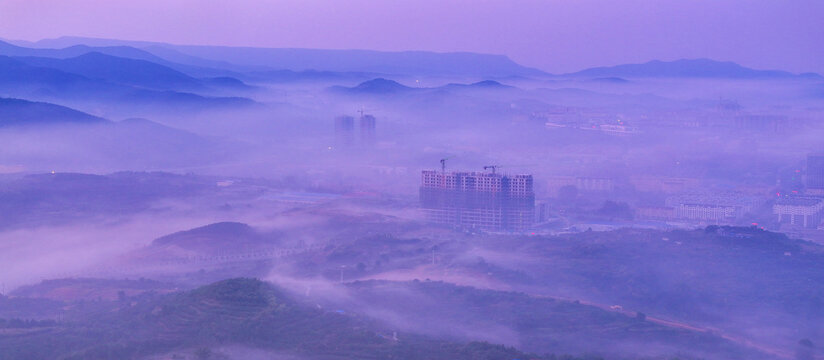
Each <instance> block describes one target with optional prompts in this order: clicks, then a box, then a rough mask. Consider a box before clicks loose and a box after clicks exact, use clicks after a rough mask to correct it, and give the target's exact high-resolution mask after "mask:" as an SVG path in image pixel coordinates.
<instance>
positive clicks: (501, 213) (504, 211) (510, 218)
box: [420, 159, 535, 232]
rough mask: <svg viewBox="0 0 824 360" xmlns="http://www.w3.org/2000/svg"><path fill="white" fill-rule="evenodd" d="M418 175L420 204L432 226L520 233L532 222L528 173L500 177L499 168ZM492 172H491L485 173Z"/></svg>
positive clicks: (443, 165)
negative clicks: (419, 179) (419, 177)
mask: <svg viewBox="0 0 824 360" xmlns="http://www.w3.org/2000/svg"><path fill="white" fill-rule="evenodd" d="M446 160H447V159H441V170H440V171H439V170H423V171H422V172H421V186H420V203H421V209H422V210H423V212H424V216H425V217H426V219H427V220H428V221H430V222H432V223H435V224H442V225H450V226H453V227H456V228H461V229H469V230H482V231H493V232H497V231H507V232H521V231H525V230H527V229H529V228H530V227H531V226H532V225H533V222H534V219H535V193H534V192H533V179H532V175H529V174H516V175H509V174H501V173H498V172H497V168H498V166H496V165H488V166H484V171H449V172H447V171H446ZM487 170H491V171H487Z"/></svg>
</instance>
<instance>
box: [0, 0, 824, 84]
mask: <svg viewBox="0 0 824 360" xmlns="http://www.w3.org/2000/svg"><path fill="white" fill-rule="evenodd" d="M62 35H74V36H91V37H105V38H119V39H129V40H150V41H164V42H172V43H184V44H214V45H242V46H266V47H304V48H359V49H375V50H434V51H473V52H485V53H496V54H506V55H508V56H510V57H511V58H512V59H513V60H515V61H517V62H519V63H522V64H524V65H528V66H534V67H538V68H541V69H543V70H546V71H550V72H566V71H574V70H579V69H582V68H586V67H591V66H599V65H613V64H619V63H627V62H643V61H647V60H651V59H663V60H671V59H677V58H698V57H708V58H713V59H718V60H732V61H736V62H739V63H741V64H744V65H747V66H751V67H755V68H776V69H784V70H790V71H794V72H805V71H815V72H820V73H824V0H727V1H725V0H683V1H672V0H649V1H635V0H608V1H590V0H544V1H531V0H523V1H519V0H498V1H483V0H454V1H453V0H417V1H402V0H397V1H389V0H387V1H380V0H354V1H338V0H325V1H312V0H284V1H275V0H270V1H264V0H259V1H252V0H133V1H121V0H0V37H2V38H7V39H22V40H38V39H41V38H53V37H58V36H62Z"/></svg>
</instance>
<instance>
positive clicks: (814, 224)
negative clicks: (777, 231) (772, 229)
mask: <svg viewBox="0 0 824 360" xmlns="http://www.w3.org/2000/svg"><path fill="white" fill-rule="evenodd" d="M804 185H805V189H804V194H803V195H793V196H785V197H780V198H779V199H778V200H776V202H775V204H774V205H773V214H774V215H775V216H776V220H777V221H778V223H779V224H780V225H781V227H782V228H783V227H790V228H801V229H824V224H822V222H821V218H822V214H824V154H811V155H808V156H807V169H806V174H805V176H804Z"/></svg>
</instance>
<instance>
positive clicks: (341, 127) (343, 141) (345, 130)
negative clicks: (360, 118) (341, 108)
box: [335, 115, 355, 147]
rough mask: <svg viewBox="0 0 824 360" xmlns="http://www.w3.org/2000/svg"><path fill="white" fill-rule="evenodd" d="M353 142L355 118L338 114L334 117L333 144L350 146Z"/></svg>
mask: <svg viewBox="0 0 824 360" xmlns="http://www.w3.org/2000/svg"><path fill="white" fill-rule="evenodd" d="M354 143H355V118H353V117H351V116H346V115H342V116H338V117H336V118H335V146H339V147H340V146H344V147H345V146H352V144H354Z"/></svg>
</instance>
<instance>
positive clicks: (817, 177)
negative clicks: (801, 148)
mask: <svg viewBox="0 0 824 360" xmlns="http://www.w3.org/2000/svg"><path fill="white" fill-rule="evenodd" d="M805 185H806V187H807V193H808V194H810V195H824V155H809V156H807V174H806V179H805Z"/></svg>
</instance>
